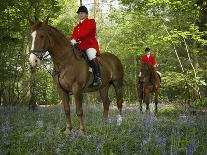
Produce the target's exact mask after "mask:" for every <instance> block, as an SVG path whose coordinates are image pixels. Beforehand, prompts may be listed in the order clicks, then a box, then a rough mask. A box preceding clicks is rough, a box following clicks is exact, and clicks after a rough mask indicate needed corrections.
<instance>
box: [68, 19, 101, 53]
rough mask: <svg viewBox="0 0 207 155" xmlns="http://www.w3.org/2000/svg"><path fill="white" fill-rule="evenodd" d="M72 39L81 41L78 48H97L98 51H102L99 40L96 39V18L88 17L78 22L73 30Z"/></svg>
mask: <svg viewBox="0 0 207 155" xmlns="http://www.w3.org/2000/svg"><path fill="white" fill-rule="evenodd" d="M72 39H75V40H76V41H77V42H80V44H79V45H78V48H80V49H81V50H86V49H88V48H95V49H96V51H97V53H98V54H99V53H100V52H99V45H98V41H97V40H96V22H95V20H94V19H88V18H86V19H85V20H84V21H83V22H82V23H81V22H80V23H79V24H77V25H76V26H75V28H74V30H73V34H72V36H71V40H72Z"/></svg>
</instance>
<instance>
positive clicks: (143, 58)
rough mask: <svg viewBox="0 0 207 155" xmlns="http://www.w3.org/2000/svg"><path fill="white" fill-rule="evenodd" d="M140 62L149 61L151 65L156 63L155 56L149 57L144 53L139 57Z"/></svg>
mask: <svg viewBox="0 0 207 155" xmlns="http://www.w3.org/2000/svg"><path fill="white" fill-rule="evenodd" d="M141 62H149V63H151V64H152V65H153V66H154V65H155V64H156V61H155V58H154V57H153V56H151V55H150V56H149V58H148V57H147V56H146V55H144V56H142V57H141Z"/></svg>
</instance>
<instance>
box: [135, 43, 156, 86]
mask: <svg viewBox="0 0 207 155" xmlns="http://www.w3.org/2000/svg"><path fill="white" fill-rule="evenodd" d="M150 52H151V50H150V48H148V47H147V48H145V54H144V55H143V56H142V57H141V58H140V61H141V63H145V62H149V63H150V64H151V65H152V66H153V67H154V69H155V71H156V67H157V63H156V60H155V57H154V56H152V55H151V53H150ZM156 72H157V71H156ZM138 77H139V79H140V83H141V85H140V86H141V89H143V84H144V81H143V79H142V73H141V72H140V73H139V76H138ZM153 86H154V88H156V86H155V84H154V82H153Z"/></svg>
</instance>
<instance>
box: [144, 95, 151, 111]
mask: <svg viewBox="0 0 207 155" xmlns="http://www.w3.org/2000/svg"><path fill="white" fill-rule="evenodd" d="M144 96H145V103H146V112H150V108H149V104H150V94H149V93H145V95H144Z"/></svg>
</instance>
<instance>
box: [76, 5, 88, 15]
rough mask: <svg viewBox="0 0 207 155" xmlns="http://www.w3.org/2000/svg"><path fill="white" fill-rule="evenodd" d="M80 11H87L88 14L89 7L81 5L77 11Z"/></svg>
mask: <svg viewBox="0 0 207 155" xmlns="http://www.w3.org/2000/svg"><path fill="white" fill-rule="evenodd" d="M79 12H85V13H87V14H88V9H87V8H86V7H85V6H80V7H79V8H78V11H77V12H76V13H79Z"/></svg>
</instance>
